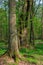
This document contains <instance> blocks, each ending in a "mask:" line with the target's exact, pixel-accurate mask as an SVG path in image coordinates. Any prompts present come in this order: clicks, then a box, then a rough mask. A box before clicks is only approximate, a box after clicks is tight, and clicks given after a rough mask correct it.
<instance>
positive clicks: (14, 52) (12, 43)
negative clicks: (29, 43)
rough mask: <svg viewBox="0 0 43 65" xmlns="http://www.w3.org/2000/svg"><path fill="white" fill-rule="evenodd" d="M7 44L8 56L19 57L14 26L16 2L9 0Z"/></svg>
mask: <svg viewBox="0 0 43 65" xmlns="http://www.w3.org/2000/svg"><path fill="white" fill-rule="evenodd" d="M9 33H10V34H9V46H8V54H9V56H10V57H14V58H20V57H21V56H20V54H19V49H18V36H17V27H16V2H15V0H9Z"/></svg>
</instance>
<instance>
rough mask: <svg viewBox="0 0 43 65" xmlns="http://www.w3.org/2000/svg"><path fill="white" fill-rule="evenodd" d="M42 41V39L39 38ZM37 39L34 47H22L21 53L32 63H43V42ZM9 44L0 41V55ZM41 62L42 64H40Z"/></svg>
mask: <svg viewBox="0 0 43 65" xmlns="http://www.w3.org/2000/svg"><path fill="white" fill-rule="evenodd" d="M39 41H40V40H39ZM37 42H38V40H36V42H35V43H36V44H35V48H34V49H27V48H21V49H20V53H21V54H22V55H24V56H25V57H26V60H27V61H29V62H30V63H35V64H36V63H38V65H43V44H42V43H41V42H40V43H37ZM6 48H7V46H6V45H5V43H2V42H1V43H0V55H2V54H3V53H5V51H6ZM40 63H41V64H40Z"/></svg>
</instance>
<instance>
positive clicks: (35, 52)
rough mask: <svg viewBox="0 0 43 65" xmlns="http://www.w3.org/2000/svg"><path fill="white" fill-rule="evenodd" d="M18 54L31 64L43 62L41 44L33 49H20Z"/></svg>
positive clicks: (42, 45) (42, 47) (42, 46)
mask: <svg viewBox="0 0 43 65" xmlns="http://www.w3.org/2000/svg"><path fill="white" fill-rule="evenodd" d="M20 52H21V54H22V55H23V56H25V57H26V60H27V61H29V62H31V63H38V62H41V61H43V44H40V43H39V44H36V45H35V48H34V49H27V48H21V49H20Z"/></svg>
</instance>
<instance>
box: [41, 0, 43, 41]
mask: <svg viewBox="0 0 43 65" xmlns="http://www.w3.org/2000/svg"><path fill="white" fill-rule="evenodd" d="M41 33H42V35H41V37H42V40H43V0H42V32H41Z"/></svg>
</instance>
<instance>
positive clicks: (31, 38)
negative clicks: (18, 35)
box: [30, 0, 34, 45]
mask: <svg viewBox="0 0 43 65" xmlns="http://www.w3.org/2000/svg"><path fill="white" fill-rule="evenodd" d="M33 14H34V13H33V0H31V1H30V43H32V45H34V30H33Z"/></svg>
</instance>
